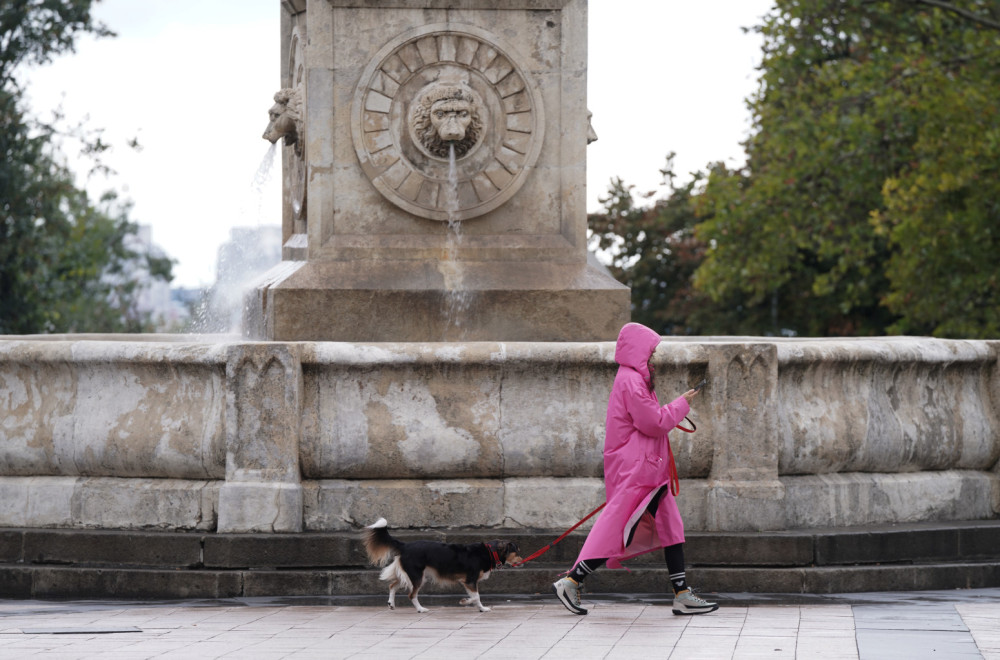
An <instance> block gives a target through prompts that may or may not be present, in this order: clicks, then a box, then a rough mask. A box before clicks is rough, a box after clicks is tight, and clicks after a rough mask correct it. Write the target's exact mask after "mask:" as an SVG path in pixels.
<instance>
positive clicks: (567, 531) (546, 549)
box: [513, 502, 608, 568]
mask: <svg viewBox="0 0 1000 660" xmlns="http://www.w3.org/2000/svg"><path fill="white" fill-rule="evenodd" d="M607 504H608V503H607V502H604V503H602V504H601V506H599V507H597V508H596V509H594V510H593V511H591V512H590V513H588V514H587V515H586V517H584V519H583V520H581V521H580V522H578V523H577V524H575V525H573V526H572V527H570V528H569V529H567V530H566V531H565V532H563V535H562V536H560V537H559V538H557V539H556V540H555V541H553V542H552V543H549V544H548V545H547V546H545V547H544V548H542V549H541V550H538V551H536V552H535V553H534V554H532V555H531V556H530V557H528V558H527V559H522V560H521V561H519V562H517V563H516V564H513V566H514V567H515V568H516V567H518V566H523V565H525V564H527V563H528V562H529V561H531V560H532V559H537V558H538V557H541V556H542V555H544V554H545V553H546V552H548V551H549V549H550V548H552V546H554V545H555V544H556V543H559V541H562V540H563V539H564V538H566V537H567V536H569V533H570V532H572V531H573V530H574V529H576V528H577V527H579V526H580V525H582V524H583V523H585V522H587V521H588V520H590V518H591V517H592V516H593V515H594V514H595V513H597V512H598V511H600V510H601V509H603V508H604V507H605V506H607Z"/></svg>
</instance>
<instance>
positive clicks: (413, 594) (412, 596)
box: [410, 576, 430, 614]
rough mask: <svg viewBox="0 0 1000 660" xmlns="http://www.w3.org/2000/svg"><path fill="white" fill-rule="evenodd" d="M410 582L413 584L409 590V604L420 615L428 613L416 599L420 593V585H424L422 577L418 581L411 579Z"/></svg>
mask: <svg viewBox="0 0 1000 660" xmlns="http://www.w3.org/2000/svg"><path fill="white" fill-rule="evenodd" d="M410 581H411V582H413V589H411V590H410V602H411V603H413V606H414V607H415V608H417V611H418V612H420V613H421V614H423V613H424V612H430V610H429V609H427V608H426V607H424V606H423V605H421V604H420V600H419V599H417V593H418V592H419V591H420V585H422V584H423V583H424V581H423V577H422V576H421V579H419V580H414V579H412V578H411V580H410Z"/></svg>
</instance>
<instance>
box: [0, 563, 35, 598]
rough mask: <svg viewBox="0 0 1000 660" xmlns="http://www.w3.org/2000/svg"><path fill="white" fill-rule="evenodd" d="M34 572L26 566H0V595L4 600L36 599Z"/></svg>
mask: <svg viewBox="0 0 1000 660" xmlns="http://www.w3.org/2000/svg"><path fill="white" fill-rule="evenodd" d="M31 578H32V571H31V569H30V568H28V567H26V566H0V594H3V597H4V598H34V597H35V594H34V592H33V591H32V585H31Z"/></svg>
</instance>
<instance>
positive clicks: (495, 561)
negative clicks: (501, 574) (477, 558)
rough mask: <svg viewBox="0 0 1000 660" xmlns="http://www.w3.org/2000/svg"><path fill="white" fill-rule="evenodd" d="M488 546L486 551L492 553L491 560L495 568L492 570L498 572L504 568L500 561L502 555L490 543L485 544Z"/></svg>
mask: <svg viewBox="0 0 1000 660" xmlns="http://www.w3.org/2000/svg"><path fill="white" fill-rule="evenodd" d="M483 545H485V546H486V551H487V552H489V553H490V559H491V560H492V561H493V568H491V569H490V570H493V571H497V570H500V569H501V568H503V561H501V559H500V553H498V552H497V551H496V548H494V547H493V546H492V545H490V544H489V543H483Z"/></svg>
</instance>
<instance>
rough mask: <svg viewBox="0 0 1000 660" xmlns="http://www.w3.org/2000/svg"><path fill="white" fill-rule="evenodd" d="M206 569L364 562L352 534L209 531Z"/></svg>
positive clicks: (358, 544) (326, 565)
mask: <svg viewBox="0 0 1000 660" xmlns="http://www.w3.org/2000/svg"><path fill="white" fill-rule="evenodd" d="M204 543H205V555H204V563H205V566H206V567H207V568H227V569H231V568H258V567H266V566H279V567H281V568H299V567H301V568H311V567H334V566H353V565H364V564H365V563H366V562H367V559H366V557H365V554H364V549H363V548H362V547H361V543H360V541H359V540H358V539H357V538H354V537H353V536H345V535H343V534H340V535H330V534H312V533H307V532H306V533H301V534H273V535H261V534H209V535H206V536H205V537H204Z"/></svg>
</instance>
